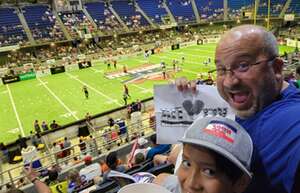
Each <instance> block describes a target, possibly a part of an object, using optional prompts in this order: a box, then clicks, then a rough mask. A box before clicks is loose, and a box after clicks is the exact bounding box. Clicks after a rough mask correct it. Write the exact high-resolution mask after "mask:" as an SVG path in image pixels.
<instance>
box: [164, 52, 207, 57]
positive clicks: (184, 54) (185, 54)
mask: <svg viewBox="0 0 300 193" xmlns="http://www.w3.org/2000/svg"><path fill="white" fill-rule="evenodd" d="M168 54H175V55H180V56H192V57H195V58H209V57H208V56H201V55H196V54H187V53H176V52H172V53H168Z"/></svg>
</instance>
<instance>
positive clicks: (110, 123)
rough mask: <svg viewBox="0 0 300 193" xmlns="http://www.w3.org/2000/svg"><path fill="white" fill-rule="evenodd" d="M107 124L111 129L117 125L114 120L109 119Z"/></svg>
mask: <svg viewBox="0 0 300 193" xmlns="http://www.w3.org/2000/svg"><path fill="white" fill-rule="evenodd" d="M107 124H108V126H109V127H113V126H114V124H115V121H114V119H113V118H111V117H109V119H108V121H107Z"/></svg>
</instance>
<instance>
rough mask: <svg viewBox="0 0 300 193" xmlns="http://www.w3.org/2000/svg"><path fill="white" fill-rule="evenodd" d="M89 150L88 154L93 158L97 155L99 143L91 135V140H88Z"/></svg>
mask: <svg viewBox="0 0 300 193" xmlns="http://www.w3.org/2000/svg"><path fill="white" fill-rule="evenodd" d="M86 143H87V148H88V152H89V154H91V155H92V156H96V155H97V141H96V139H95V138H94V137H93V136H92V135H90V136H89V139H88V140H87V142H86Z"/></svg>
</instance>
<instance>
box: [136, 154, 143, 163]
mask: <svg viewBox="0 0 300 193" xmlns="http://www.w3.org/2000/svg"><path fill="white" fill-rule="evenodd" d="M144 161H145V156H144V154H143V153H137V154H136V155H135V156H134V162H135V164H140V163H142V162H144Z"/></svg>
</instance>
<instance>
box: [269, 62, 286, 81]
mask: <svg viewBox="0 0 300 193" xmlns="http://www.w3.org/2000/svg"><path fill="white" fill-rule="evenodd" d="M272 66H273V70H274V73H275V75H276V78H277V79H279V80H280V79H282V70H283V60H282V59H281V58H279V57H277V58H276V59H274V62H273V65H272Z"/></svg>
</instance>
